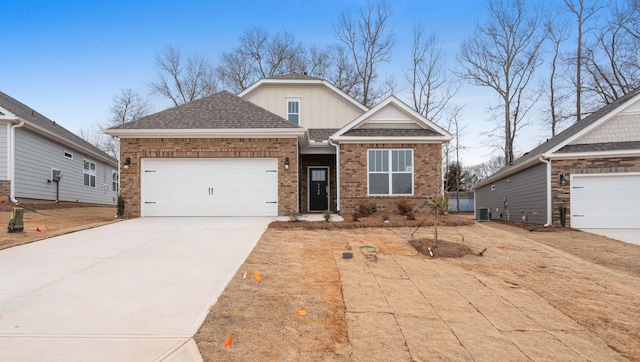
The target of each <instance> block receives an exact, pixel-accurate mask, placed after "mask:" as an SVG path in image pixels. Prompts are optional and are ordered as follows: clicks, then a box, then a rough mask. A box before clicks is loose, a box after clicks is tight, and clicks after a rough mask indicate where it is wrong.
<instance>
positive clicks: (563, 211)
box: [558, 204, 567, 227]
mask: <svg viewBox="0 0 640 362" xmlns="http://www.w3.org/2000/svg"><path fill="white" fill-rule="evenodd" d="M558 211H559V212H560V225H561V226H562V227H565V226H567V206H565V205H564V204H562V205H560V206H558Z"/></svg>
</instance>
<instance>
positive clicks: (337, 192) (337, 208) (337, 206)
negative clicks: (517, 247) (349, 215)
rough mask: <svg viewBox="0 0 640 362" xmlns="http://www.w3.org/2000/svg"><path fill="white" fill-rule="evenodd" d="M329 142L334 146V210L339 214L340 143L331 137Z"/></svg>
mask: <svg viewBox="0 0 640 362" xmlns="http://www.w3.org/2000/svg"><path fill="white" fill-rule="evenodd" d="M329 144H330V145H331V146H333V147H335V148H336V212H337V213H338V215H340V144H338V143H333V141H332V140H331V137H329Z"/></svg>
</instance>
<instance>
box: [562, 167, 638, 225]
mask: <svg viewBox="0 0 640 362" xmlns="http://www.w3.org/2000/svg"><path fill="white" fill-rule="evenodd" d="M618 172H640V157H612V158H608V159H575V160H552V161H551V212H552V215H553V216H552V217H553V219H552V220H553V224H554V225H560V212H559V211H558V207H559V206H560V205H561V204H565V205H566V206H567V226H571V210H570V207H571V175H572V174H585V173H586V174H588V173H618ZM561 173H564V175H565V180H566V181H565V184H564V186H562V185H560V183H559V182H558V177H559V175H560V174H561Z"/></svg>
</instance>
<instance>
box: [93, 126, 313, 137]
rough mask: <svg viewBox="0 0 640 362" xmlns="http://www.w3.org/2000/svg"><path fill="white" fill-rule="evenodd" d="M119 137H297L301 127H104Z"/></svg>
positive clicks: (104, 131) (108, 132) (303, 131)
mask: <svg viewBox="0 0 640 362" xmlns="http://www.w3.org/2000/svg"><path fill="white" fill-rule="evenodd" d="M102 132H103V133H105V134H108V135H110V136H114V137H119V138H158V137H162V138H298V137H301V136H304V134H305V130H304V129H303V128H247V129H244V128H237V129H235V128H234V129H106V130H103V131H102Z"/></svg>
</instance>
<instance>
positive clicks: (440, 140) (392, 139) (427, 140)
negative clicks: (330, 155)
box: [331, 136, 450, 144]
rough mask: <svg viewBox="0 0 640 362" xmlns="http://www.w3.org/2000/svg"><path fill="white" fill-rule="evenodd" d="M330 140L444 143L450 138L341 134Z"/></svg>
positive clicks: (346, 141) (340, 141) (347, 141)
mask: <svg viewBox="0 0 640 362" xmlns="http://www.w3.org/2000/svg"><path fill="white" fill-rule="evenodd" d="M331 140H332V141H334V142H337V143H340V144H353V143H446V142H448V141H449V140H450V139H449V138H447V137H430V138H425V137H363V136H359V137H356V136H342V137H331Z"/></svg>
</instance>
